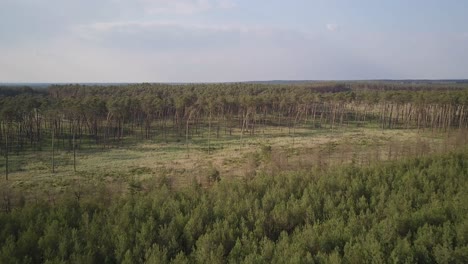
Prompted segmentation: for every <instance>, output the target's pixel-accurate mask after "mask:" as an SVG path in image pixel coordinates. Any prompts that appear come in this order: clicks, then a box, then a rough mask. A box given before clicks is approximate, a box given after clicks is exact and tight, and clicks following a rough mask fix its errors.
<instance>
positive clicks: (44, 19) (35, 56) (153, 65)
mask: <svg viewBox="0 0 468 264" xmlns="http://www.w3.org/2000/svg"><path fill="white" fill-rule="evenodd" d="M467 11H468V1H457V0H447V1H438V0H414V1H404V0H394V1H375V0H357V1H346V0H342V1H340V0H331V1H330V0H291V1H280V0H251V1H247V0H102V1H92V0H69V1H62V0H43V1H40V0H0V82H228V81H249V80H279V79H284V80H312V79H317V80H354V79H466V78H468V52H467V48H466V47H468V16H466V12H467Z"/></svg>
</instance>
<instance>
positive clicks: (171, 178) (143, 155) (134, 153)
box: [1, 127, 466, 197]
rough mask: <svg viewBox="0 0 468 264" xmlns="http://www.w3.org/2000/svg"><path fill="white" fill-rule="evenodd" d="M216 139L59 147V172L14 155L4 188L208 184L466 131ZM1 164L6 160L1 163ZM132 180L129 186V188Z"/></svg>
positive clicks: (382, 152) (429, 146)
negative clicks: (216, 178)
mask: <svg viewBox="0 0 468 264" xmlns="http://www.w3.org/2000/svg"><path fill="white" fill-rule="evenodd" d="M234 132H235V133H234V134H233V135H232V136H227V135H222V137H219V138H216V137H215V134H214V133H213V135H212V138H211V139H210V151H208V137H207V132H205V133H204V135H205V136H204V137H203V138H202V137H194V138H191V139H189V141H188V145H187V144H185V140H184V141H180V142H172V143H165V142H162V143H161V141H159V142H158V141H151V140H148V141H144V142H143V143H141V144H122V145H121V146H120V147H115V148H107V149H97V148H84V149H81V150H79V151H78V154H77V172H74V171H73V153H72V152H70V151H57V152H56V157H55V161H56V168H55V169H56V173H52V172H51V171H52V168H51V166H52V163H51V152H50V151H38V152H29V153H24V154H21V155H11V156H10V164H11V165H10V169H11V173H10V180H9V181H8V182H6V181H5V180H4V179H2V180H1V181H2V186H3V188H4V189H5V188H7V189H8V190H9V191H13V192H20V193H22V194H23V195H25V196H28V197H34V196H36V195H38V194H39V195H41V194H42V195H48V196H50V195H57V194H61V193H65V192H76V193H80V192H81V191H82V189H90V188H91V190H94V191H95V190H99V189H102V188H105V189H107V190H110V191H111V192H113V193H122V192H127V191H128V190H129V189H132V188H134V187H135V188H137V189H145V188H151V186H152V185H154V184H158V182H161V181H168V182H169V183H170V184H171V186H173V188H178V187H180V186H185V185H188V184H191V183H192V182H197V183H199V184H202V185H203V186H209V185H210V179H209V175H210V174H212V171H213V170H214V171H217V172H218V173H219V176H220V177H221V179H223V180H229V179H235V178H246V177H247V178H248V177H253V176H255V175H256V173H257V172H259V171H266V172H269V173H275V172H278V171H287V170H300V169H312V168H327V167H329V166H335V165H339V164H346V163H355V164H358V165H367V164H370V163H372V162H376V161H385V160H394V159H399V158H404V157H410V156H420V155H426V154H430V153H438V152H446V151H449V150H451V149H454V148H457V147H463V146H466V134H465V133H462V132H452V134H451V135H449V136H447V135H446V134H433V133H431V132H422V131H416V130H399V129H395V130H381V129H378V128H363V127H360V128H358V127H353V128H341V129H334V130H310V129H307V128H297V129H295V131H294V133H293V130H290V133H288V129H284V128H283V129H281V130H280V129H276V128H267V129H263V131H262V132H261V133H260V134H257V135H255V136H251V135H248V134H245V135H243V136H242V138H241V136H240V131H234ZM2 168H3V169H4V165H3V164H2ZM129 186H130V187H129Z"/></svg>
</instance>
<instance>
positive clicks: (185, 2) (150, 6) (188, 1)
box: [139, 0, 235, 15]
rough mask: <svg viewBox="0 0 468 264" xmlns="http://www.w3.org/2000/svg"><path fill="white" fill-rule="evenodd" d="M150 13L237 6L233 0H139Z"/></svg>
mask: <svg viewBox="0 0 468 264" xmlns="http://www.w3.org/2000/svg"><path fill="white" fill-rule="evenodd" d="M139 1H140V2H141V3H142V4H143V6H144V10H145V12H146V13H148V14H178V15H190V14H195V13H201V12H206V11H209V10H213V9H229V8H233V7H234V6H235V3H234V2H233V1H231V0H139Z"/></svg>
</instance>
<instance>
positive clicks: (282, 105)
mask: <svg viewBox="0 0 468 264" xmlns="http://www.w3.org/2000/svg"><path fill="white" fill-rule="evenodd" d="M467 88H468V85H467V84H456V83H448V84H447V83H441V84H431V85H427V84H406V83H403V84H396V83H393V82H391V83H385V82H364V83H359V82H353V83H349V84H347V83H333V82H326V83H306V84H296V85H279V84H278V85H272V84H255V83H232V84H194V85H165V84H132V85H121V86H89V85H53V86H50V87H49V88H47V89H32V88H30V87H21V88H18V87H1V88H0V130H1V133H0V142H1V144H0V145H1V146H2V149H3V151H5V150H4V149H5V148H7V149H8V151H21V150H23V149H24V148H30V149H40V148H41V146H42V144H43V142H44V139H46V140H48V141H50V139H51V138H52V136H54V137H55V139H56V140H62V143H63V142H64V140H65V139H67V140H69V141H70V143H69V144H68V147H69V148H71V144H72V143H71V139H72V138H73V137H75V138H76V140H78V141H80V140H81V139H83V138H87V139H92V140H93V141H94V142H95V144H98V145H100V146H103V147H105V146H111V145H113V144H116V143H119V142H120V140H121V139H122V138H124V137H127V136H131V137H134V138H135V139H151V138H153V137H154V136H155V135H159V136H161V135H162V137H163V138H164V140H166V141H167V140H169V138H171V139H174V138H176V139H177V140H179V141H180V140H184V139H185V140H187V139H188V137H193V136H200V134H199V132H200V130H199V128H201V127H209V129H210V130H211V129H213V130H211V131H216V136H217V137H220V136H222V135H223V133H224V134H227V133H229V134H232V131H233V129H239V130H240V131H241V132H240V134H241V135H243V134H248V135H256V134H259V133H260V132H261V129H262V127H264V126H280V127H281V126H282V127H287V128H289V129H290V130H294V128H295V127H296V126H303V127H310V128H314V129H321V128H324V129H334V128H337V127H343V126H359V125H361V124H363V123H366V122H371V123H374V124H376V125H378V126H379V127H381V128H382V129H393V128H417V129H430V130H433V131H439V132H440V131H447V130H448V129H450V128H458V129H466V128H467V125H468V115H467V114H468V89H467ZM209 134H211V133H209ZM7 141H8V142H9V143H8V142H7ZM59 142H60V141H59ZM80 142H81V141H80ZM7 145H8V146H7ZM62 145H63V147H65V145H64V144H62Z"/></svg>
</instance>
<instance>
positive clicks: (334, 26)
mask: <svg viewBox="0 0 468 264" xmlns="http://www.w3.org/2000/svg"><path fill="white" fill-rule="evenodd" d="M326 27H327V30H329V31H332V32H335V31H338V30H340V26H339V25H338V24H334V23H330V24H327V25H326Z"/></svg>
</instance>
